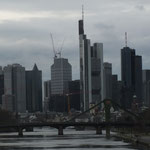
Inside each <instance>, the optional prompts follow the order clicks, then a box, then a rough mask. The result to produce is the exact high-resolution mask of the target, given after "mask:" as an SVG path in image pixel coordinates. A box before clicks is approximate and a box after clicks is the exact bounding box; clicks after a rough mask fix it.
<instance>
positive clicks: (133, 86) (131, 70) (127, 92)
mask: <svg viewBox="0 0 150 150" xmlns="http://www.w3.org/2000/svg"><path fill="white" fill-rule="evenodd" d="M121 79H122V82H123V91H124V96H123V97H124V100H123V101H125V104H126V107H127V108H130V107H131V103H132V100H133V96H134V95H136V97H137V100H138V103H140V102H141V101H142V57H141V56H136V54H135V50H134V49H131V48H129V47H124V48H123V49H121Z"/></svg>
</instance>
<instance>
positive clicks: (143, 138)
mask: <svg viewBox="0 0 150 150" xmlns="http://www.w3.org/2000/svg"><path fill="white" fill-rule="evenodd" d="M115 137H117V138H119V139H122V140H123V141H125V142H130V143H132V144H133V145H136V146H144V147H146V148H147V149H150V134H149V135H144V134H125V133H117V134H115Z"/></svg>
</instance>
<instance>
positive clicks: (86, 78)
mask: <svg viewBox="0 0 150 150" xmlns="http://www.w3.org/2000/svg"><path fill="white" fill-rule="evenodd" d="M79 49H80V50H79V51H80V92H81V98H80V100H81V110H82V111H83V110H87V109H88V108H89V105H90V103H93V102H94V103H98V102H99V101H101V100H102V98H103V96H102V93H103V83H102V82H103V79H102V78H103V67H102V66H103V44H102V43H95V44H94V45H93V46H92V47H91V44H90V40H89V39H87V38H86V35H85V34H84V21H83V18H82V20H79Z"/></svg>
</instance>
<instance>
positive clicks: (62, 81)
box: [51, 58, 72, 95]
mask: <svg viewBox="0 0 150 150" xmlns="http://www.w3.org/2000/svg"><path fill="white" fill-rule="evenodd" d="M71 80H72V68H71V65H70V63H69V62H68V59H65V58H54V64H53V65H52V66H51V94H52V95H56V94H67V93H68V82H69V81H71Z"/></svg>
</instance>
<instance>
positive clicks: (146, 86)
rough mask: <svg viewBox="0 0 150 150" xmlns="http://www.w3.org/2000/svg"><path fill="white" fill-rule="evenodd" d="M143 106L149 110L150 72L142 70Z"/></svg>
mask: <svg viewBox="0 0 150 150" xmlns="http://www.w3.org/2000/svg"><path fill="white" fill-rule="evenodd" d="M143 99H144V105H145V106H147V107H149V108H150V70H143Z"/></svg>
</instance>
